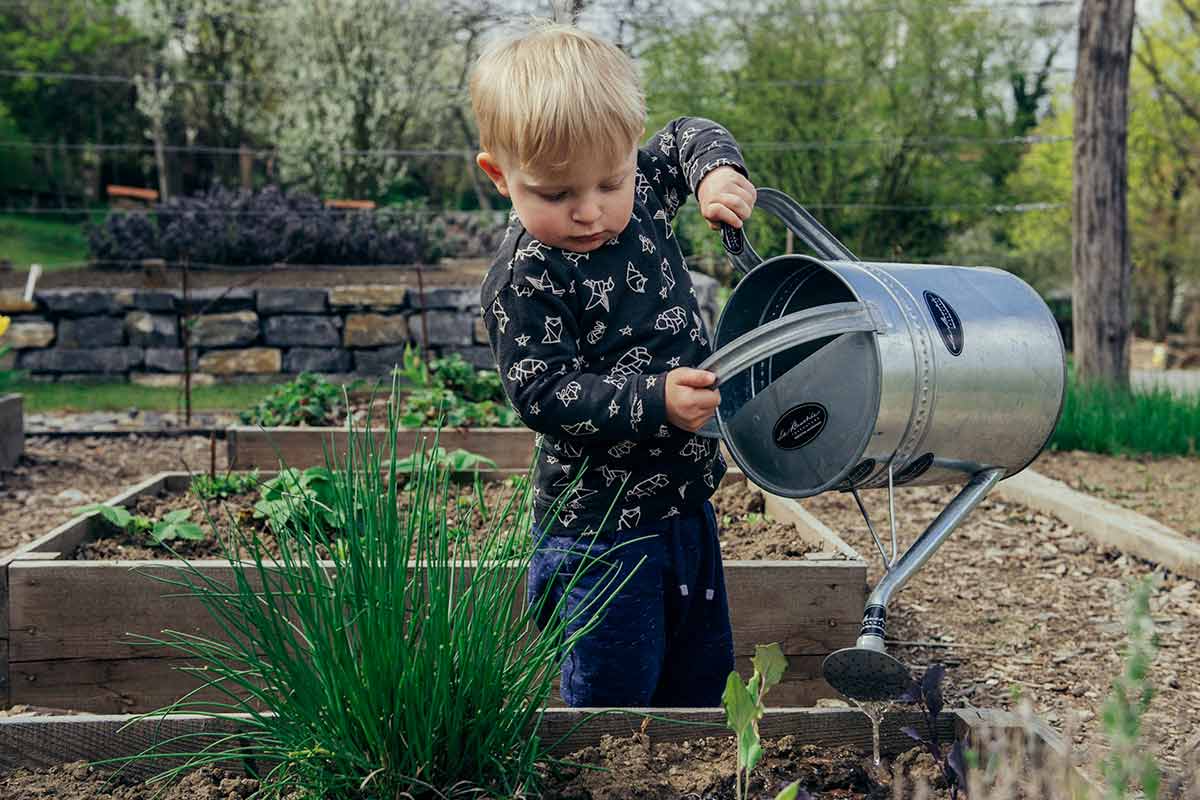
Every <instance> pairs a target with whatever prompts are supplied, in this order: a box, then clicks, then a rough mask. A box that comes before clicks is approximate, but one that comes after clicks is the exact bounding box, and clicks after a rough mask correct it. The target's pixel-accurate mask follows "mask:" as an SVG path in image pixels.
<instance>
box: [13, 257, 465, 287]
mask: <svg viewBox="0 0 1200 800" xmlns="http://www.w3.org/2000/svg"><path fill="white" fill-rule="evenodd" d="M487 266H488V265H487V261H486V260H485V259H461V260H460V259H446V260H444V261H442V262H440V263H439V264H435V265H429V264H423V265H421V267H420V269H421V283H422V284H423V285H425V286H460V285H461V286H475V285H477V284H478V283H479V281H480V280H482V279H483V275H484V273H485V272H486V271H487ZM27 278H28V273H27V272H25V271H17V270H14V271H10V272H0V288H3V289H18V288H21V289H23V288H24V287H25V281H26V279H27ZM367 283H376V284H385V285H390V286H412V287H414V288H415V287H416V286H417V267H416V265H413V264H400V265H397V266H390V267H306V266H304V265H300V264H295V265H287V266H283V267H270V266H268V267H261V268H260V267H231V268H229V269H191V270H189V271H188V287H189V288H190V289H225V288H228V287H230V286H233V287H237V288H246V289H263V288H289V289H290V288H314V289H326V288H329V287H330V286H343V285H358V284H367ZM37 288H38V289H74V288H96V289H114V288H130V289H182V288H183V271H182V270H180V269H169V270H166V271H165V272H147V271H146V270H145V269H143V268H141V267H140V266H139V267H134V268H128V269H119V268H118V269H64V270H56V271H53V272H43V273H42V276H41V277H40V278H38V282H37Z"/></svg>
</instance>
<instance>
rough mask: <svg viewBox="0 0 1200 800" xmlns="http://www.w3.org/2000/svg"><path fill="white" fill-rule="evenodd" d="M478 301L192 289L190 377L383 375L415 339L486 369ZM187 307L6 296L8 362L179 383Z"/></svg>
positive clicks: (385, 290) (167, 296)
mask: <svg viewBox="0 0 1200 800" xmlns="http://www.w3.org/2000/svg"><path fill="white" fill-rule="evenodd" d="M693 277H694V279H695V281H696V292H697V295H698V297H699V299H700V303H701V308H702V309H704V310H705V311H706V312H707V313H708V314H709V315H712V314H715V296H716V284H715V281H713V280H712V279H711V278H706V277H705V276H702V275H699V274H696V275H694V276H693ZM479 301H480V298H479V288H478V287H437V288H429V289H426V290H425V291H424V292H423V293H422V292H418V291H417V290H415V289H413V288H410V287H405V286H392V285H346V286H336V287H332V288H329V289H301V288H295V289H247V288H236V289H228V290H225V289H201V290H196V291H193V292H190V293H189V309H188V311H189V314H188V316H187V319H188V320H190V323H191V327H190V338H189V350H190V354H191V361H192V365H191V366H192V370H193V379H194V380H195V381H197V382H198V383H211V382H214V381H216V380H238V379H261V378H269V376H272V375H281V374H283V375H294V374H298V373H300V372H304V371H311V372H319V373H322V374H327V375H342V374H355V375H387V374H388V373H389V372H390V371H391V369H392V368H393V367H394V366H395V365H396V364H399V363H400V362H401V359H402V357H403V353H404V347H405V345H406V344H414V343H423V344H424V345H425V350H426V351H427V352H429V353H430V354H431V355H444V354H448V353H459V354H461V355H462V356H463V358H464V359H466V360H467V361H468V362H470V363H472V364H474V365H475V366H477V367H484V368H486V367H491V366H492V360H491V353H490V351H489V349H488V347H487V332H486V330H485V329H484V327H483V323H482V320H481V319H480V315H479ZM183 311H184V309H183V297H182V293H181V292H179V291H174V290H166V289H52V290H46V291H40V292H36V293H35V294H34V298H33V301H32V302H26V301H25V300H23V299H22V298H21V294H20V292H19V291H3V292H0V313H3V314H8V315H10V316H12V319H13V322H12V325H11V327H10V328H9V330H8V333H7V334H6V335H5V337H4V339H3V341H2V343H4V344H9V345H11V346H12V348H13V352H12V353H10V355H9V359H10V360H11V361H13V362H15V363H14V364H12V365H15V366H16V367H17V368H19V369H24V370H29V372H30V374H31V375H32V377H33V378H35V379H39V380H73V379H93V378H99V377H107V378H115V377H125V378H128V379H129V380H132V381H135V382H138V383H145V384H151V385H176V384H178V383H179V382H180V380H181V374H182V373H183V372H184V350H183V339H182V331H181V328H180V325H181V321H180V318H181V314H182V313H183ZM710 322H711V320H710ZM426 337H428V338H426Z"/></svg>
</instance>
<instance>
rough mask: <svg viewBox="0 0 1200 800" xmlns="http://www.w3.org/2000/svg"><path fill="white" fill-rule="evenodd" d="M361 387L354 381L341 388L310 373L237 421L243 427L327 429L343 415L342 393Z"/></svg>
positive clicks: (277, 389)
mask: <svg viewBox="0 0 1200 800" xmlns="http://www.w3.org/2000/svg"><path fill="white" fill-rule="evenodd" d="M361 383H362V381H361V380H356V381H353V382H351V383H350V384H349V385H347V386H345V387H343V386H342V384H339V383H333V382H331V381H329V380H326V379H325V378H324V377H322V376H321V375H318V374H316V373H314V372H302V373H300V374H299V375H298V376H296V379H295V380H292V381H289V382H287V383H284V384H280V385H279V386H277V387H275V389H274V390H273V391H272V392H271V394H269V395H267V396H266V397H264V398H263V399H262V400H260V401H259V402H258V403H256V404H255V405H254V406H253V407H251V408H249V409H247V410H245V411H242V412H240V413H239V414H238V419H240V420H241V421H242V422H243V423H244V424H247V425H261V426H263V427H266V428H269V427H274V426H278V425H302V426H303V425H310V426H324V425H330V424H332V423H333V422H334V421H335V420H337V418H338V417H339V416H340V415H341V414H342V413H343V411H344V409H345V407H346V406H345V398H346V393H347V392H350V391H353V390H354V389H356V388H357V387H358V386H359V385H361Z"/></svg>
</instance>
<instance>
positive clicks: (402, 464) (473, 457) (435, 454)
mask: <svg viewBox="0 0 1200 800" xmlns="http://www.w3.org/2000/svg"><path fill="white" fill-rule="evenodd" d="M430 461H432V462H433V463H434V464H437V465H438V467H439V468H441V469H445V470H448V471H450V472H470V471H472V470H478V469H479V468H480V467H495V466H496V462H495V461H493V460H492V459H490V458H488V457H487V456H481V455H479V454H478V453H472V452H470V451H468V450H463V449H462V448H458V449H455V450H451V451H450V452H446V449H445V448H443V447H434V448H432V449H431V450H427V451H425V452H423V453H422V452H416V453H413V454H412V455H410V456H406V457H405V458H400V459H397V460H396V471H397V472H412V471H413V470H415V469H416V468H417V467H419V466H420V465H421V464H424V463H426V462H430ZM514 477H519V476H514Z"/></svg>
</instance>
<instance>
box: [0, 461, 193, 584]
mask: <svg viewBox="0 0 1200 800" xmlns="http://www.w3.org/2000/svg"><path fill="white" fill-rule="evenodd" d="M171 474H172V473H169V472H160V473H158V474H156V475H151V476H150V477H149V478H146V479H145V480H143V481H140V482H139V483H136V484H134V485H133V486H131V487H130V488H128V489H126V490H124V491H122V492H119V493H117V494H115V495H113V496H112V497H110V498H109V499H108V500H105V501H104V502H105V504H106V505H110V506H129V505H132V504H133V503H134V502H135V501H136V500H137V499H138V498H140V497H142V496H143V495H150V496H154V495H159V494H162V493H163V492H165V491H166V490H167V486H168V482H169V480H170V478H169V476H170V475H171ZM185 474H186V473H185ZM104 529H105V523H104V519H103V517H101V516H100V513H99V512H97V511H91V512H89V513H87V514H81V515H79V516H77V517H75V518H74V519H71V520H67V521H66V522H64V523H63V524H62V525H59V526H58V527H57V528H54V529H53V530H51V531H50V532H49V533H46V534H44V535H42V536H39V537H38V538H37V539H34V540H33V541H32V542H27V543H26V544H24V545H22V546H21V547H19V548H18V549H17V550H16V551H15V552H14V553H12V554H11V556H10V558H11V559H14V560H15V558H16V557H18V556H20V555H22V554H23V553H32V552H52V553H62V554H63V557H65V558H70V554H71V553H73V552H75V548H77V547H79V545H80V544H82V543H83V542H85V541H87V540H89V539H92V538H94V537H95V536H96V534H97V533H98V532H99V531H103V530H104ZM4 564H5V562H4V561H0V568H3V566H4Z"/></svg>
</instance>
